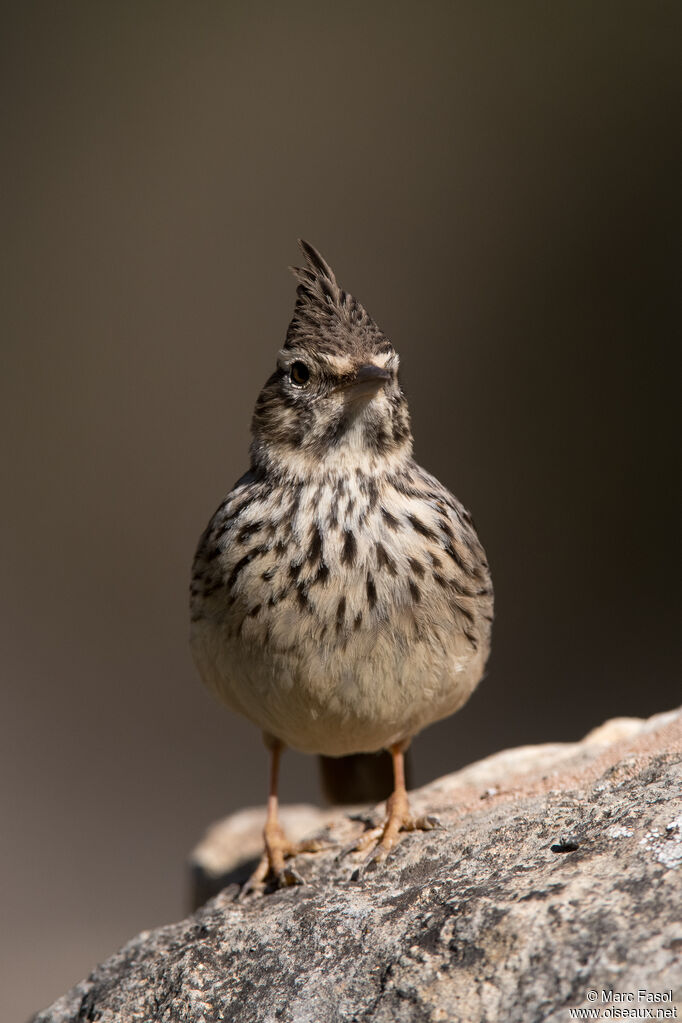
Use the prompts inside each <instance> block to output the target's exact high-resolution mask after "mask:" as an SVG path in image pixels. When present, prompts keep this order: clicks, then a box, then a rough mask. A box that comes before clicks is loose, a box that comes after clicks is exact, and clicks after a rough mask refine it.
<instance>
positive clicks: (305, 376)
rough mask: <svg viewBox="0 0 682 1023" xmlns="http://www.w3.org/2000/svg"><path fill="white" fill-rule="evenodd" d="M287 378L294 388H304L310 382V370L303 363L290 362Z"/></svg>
mask: <svg viewBox="0 0 682 1023" xmlns="http://www.w3.org/2000/svg"><path fill="white" fill-rule="evenodd" d="M289 376H290V378H291V382H292V384H295V385H296V387H305V385H306V384H307V383H308V381H309V380H310V370H309V369H308V367H307V366H306V364H305V362H292V364H291V368H290V370H289Z"/></svg>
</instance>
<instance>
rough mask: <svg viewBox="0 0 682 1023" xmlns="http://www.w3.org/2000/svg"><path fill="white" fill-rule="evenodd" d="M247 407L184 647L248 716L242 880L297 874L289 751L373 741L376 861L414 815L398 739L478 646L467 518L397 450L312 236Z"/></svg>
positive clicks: (196, 582) (385, 373)
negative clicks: (285, 765)
mask: <svg viewBox="0 0 682 1023" xmlns="http://www.w3.org/2000/svg"><path fill="white" fill-rule="evenodd" d="M300 245H301V248H302V250H303V253H304V256H305V259H306V263H307V265H306V267H305V268H302V269H299V268H296V269H294V271H293V272H294V275H295V277H296V279H297V281H298V287H297V298H296V307H295V310H294V315H293V318H292V320H291V323H290V324H289V329H288V331H287V335H286V340H285V343H284V346H283V348H282V349H281V351H280V352H279V356H278V359H277V366H276V369H275V371H274V373H273V374H272V375H271V376H270V378H269V379H268V380H267V381H266V383H265V386H264V387H263V389H262V391H261V393H260V395H259V397H258V400H257V402H256V407H255V410H254V413H253V421H252V435H253V440H252V444H251V467H250V469H249V471H248V472H247V473H246V474H245V475H244V476H242V478H241V479H240V480H239V481H238V482H237V483H236V484H235V486H234V487H233V489H232V490H231V491H230V493H229V494H228V495H227V497H226V498H225V500H224V501H223V503H222V504H221V505H220V507H219V508H218V510H217V511H216V513H215V515H214V516H213V518H212V519H211V521H210V522H209V524H208V526H207V528H206V530H205V531H204V533H203V535H202V536H201V539H200V540H199V545H198V548H197V552H196V556H195V559H194V565H193V571H192V583H191V619H192V624H191V647H192V652H193V655H194V659H195V662H196V664H197V667H198V669H199V672H200V674H201V676H202V678H203V680H204V682H205V683H206V685H207V686H208V688H209V689H210V690H212V691H213V692H214V693H215V694H216V696H217V697H218V698H219V699H220V700H222V701H223V702H224V703H225V704H227V706H228V707H229V708H231V709H232V710H234V711H237V712H238V713H240V714H243V715H245V716H246V717H247V718H249V719H250V720H251V721H253V722H254V724H256V725H257V726H258V727H259V728H261V729H262V731H263V734H264V737H265V742H266V745H267V746H268V748H269V750H270V757H271V779H270V795H269V800H268V810H267V818H266V824H265V830H264V838H265V852H264V855H263V858H262V860H261V862H260V864H259V865H258V868H257V870H256V872H255V873H254V875H253V877H252V878H251V881H250V882H249V883H248V886H247V887H248V889H253V888H257V887H262V886H263V884H264V883H265V882H266V880H268V879H269V878H271V877H272V878H274V880H275V881H276V882H277V883H279V884H290V883H296V882H298V881H300V878H299V876H298V874H297V873H296V872H295V871H294V870H293V869H292V868H291V867H290V866H288V865H287V864H286V860H287V859H288V858H289V857H291V856H294V855H295V854H296V853H297V852H300V851H304V850H307V851H314V849H316V848H318V847H319V846H317V845H316V844H315V843H307V844H306V845H301V844H299V845H297V846H294V845H293V844H292V843H290V842H288V841H287V839H286V837H285V835H284V834H283V831H282V829H281V827H280V825H279V821H278V808H277V779H278V769H279V758H280V753H281V751H282V749H283V748H284V747H285V746H291V747H292V748H294V749H297V750H301V751H302V752H304V753H319V754H325V755H327V756H331V757H343V756H347V755H349V754H355V753H368V752H373V751H377V750H388V751H389V752H390V754H391V756H392V759H393V771H394V786H393V794H392V795H391V797H390V798H389V799H388V801H387V804H386V819H385V821H384V823H383V824H382V825H381V826H380V827H378V828H373V829H371V830H369V831H367V832H366V833H365V834H363V836H362V837H361V839H360V841H359V842H358V844H357V846H356V847H355V848H356V849H357V850H359V851H362V850H365V851H369V857H370V859H372V860H382V859H384V858H385V857H386V855H387V854H388V852H389V851H390V850H391V849H392V848H393V846H394V845H395V844H396V842H397V841H398V838H399V833H400V832H401V831H403V830H412V829H415V828H424V829H428V828H429V827H431V826H432V824H433V821H432V820H431V819H429V818H414V817H413V816H412V815H411V813H410V808H409V804H408V799H407V792H406V788H405V777H404V753H405V750H406V749H407V747H408V746H409V743H410V740H411V738H412V737H413V736H414V735H416V734H417V733H418V732H419V731H421V729H423V728H425V727H426V726H427V725H429V724H431V723H432V722H434V721H438V720H439V719H441V718H444V717H447V716H448V715H449V714H452V713H453V712H454V711H456V710H458V708H460V707H461V706H462V704H464V703H465V701H466V700H467V699H468V697H469V696H470V695H471V693H472V692H473V690H474V688H475V687H476V685H477V683H478V682H479V680H480V678H481V676H482V674H483V670H484V667H485V663H486V659H487V657H488V653H489V649H490V632H491V624H492V618H493V592H492V586H491V581H490V574H489V570H488V563H487V561H486V558H485V554H484V551H483V548H482V547H481V544H480V542H479V540H478V537H477V536H476V532H475V529H474V526H473V523H472V520H471V517H470V515H469V513H468V512H467V511H466V510H465V509H464V508H463V506H462V505H461V504H460V502H459V501H458V500H457V499H456V498H455V497H453V495H452V494H451V493H450V492H449V491H448V490H447V489H446V488H445V487H444V486H443V485H442V484H441V483H439V481H438V480H437V479H435V478H434V477H433V476H431V475H430V474H429V473H428V472H426V471H425V470H424V469H422V468H421V466H419V465H417V463H416V462H415V461H414V459H413V457H412V434H411V430H410V418H409V412H408V407H407V402H406V399H405V396H404V394H403V392H402V390H401V387H400V383H399V379H398V355H397V353H396V352H395V350H394V348H393V346H392V345H391V343H390V341H389V340H388V338H386V336H385V335H384V334H383V333H382V331H381V330H380V329H379V328H378V327H377V325H376V324H375V323H374V321H373V320H372V319H371V318H370V316H369V315H368V314H367V312H366V311H365V309H364V308H363V307H362V305H360V303H359V302H358V301H357V300H356V299H354V298H353V296H352V295H350V294H348V292H346V291H344V290H343V289H342V288H341V287H340V286H339V284H338V283H337V281H336V278H335V276H334V274H333V272H332V270H331V268H330V267H329V266H328V264H327V263H326V262H325V261H324V259H323V258H322V257H321V256H320V255H319V253H318V252H316V251H315V249H314V248H313V247H312V246H311V245H309V244H307V243H306V242H301V243H300Z"/></svg>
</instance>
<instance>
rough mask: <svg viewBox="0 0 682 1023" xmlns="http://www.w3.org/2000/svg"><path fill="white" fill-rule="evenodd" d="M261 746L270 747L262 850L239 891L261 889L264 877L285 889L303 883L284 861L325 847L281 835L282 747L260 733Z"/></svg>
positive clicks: (277, 741)
mask: <svg viewBox="0 0 682 1023" xmlns="http://www.w3.org/2000/svg"><path fill="white" fill-rule="evenodd" d="M263 738H264V740H265V745H266V746H267V747H268V749H269V750H270V790H269V793H268V809H267V814H266V817H265V827H264V828H263V839H264V841H265V851H264V853H263V855H262V857H261V859H260V862H259V863H258V866H257V867H256V869H255V870H254V872H253V874H252V875H251V877H250V878H249V880H248V881H247V882H246V885H245V886H244V889H243V893H244V894H246V893H247V892H250V891H253V890H254V889H256V888H263V886H264V884H265V882H266V881H267V879H268V877H270V876H272V877H273V878H274V879H275V881H276V882H277V885H278V887H282V888H285V887H287V886H289V885H294V884H304V883H305V882H304V881H303V878H302V877H301V875H300V874H299V873H298V872H297V871H296V870H294V868H293V867H291V866H286V865H285V863H284V861H285V859H288V858H289V857H291V856H296V855H298V853H302V852H319V851H320V850H322V849H324V848H326V846H325V844H324V842H321V841H319V840H317V839H308V840H306V841H303V842H290V841H289V839H288V838H287V837H286V835H285V834H284V831H283V829H282V825H281V824H280V822H279V812H278V810H279V800H278V796H277V787H278V781H279V761H280V757H281V755H282V751H283V749H284V746H283V744H282V743H281V742H280V741H279V739H275V738H274V737H273V736H270V735H267V734H264V735H263Z"/></svg>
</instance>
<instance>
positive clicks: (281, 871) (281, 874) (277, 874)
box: [239, 824, 329, 898]
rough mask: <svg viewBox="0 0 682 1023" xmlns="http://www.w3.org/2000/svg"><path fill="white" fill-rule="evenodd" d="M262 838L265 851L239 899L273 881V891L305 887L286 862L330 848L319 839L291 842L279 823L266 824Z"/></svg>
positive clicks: (303, 881) (294, 870)
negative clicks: (304, 854)
mask: <svg viewBox="0 0 682 1023" xmlns="http://www.w3.org/2000/svg"><path fill="white" fill-rule="evenodd" d="M264 837H265V851H264V853H263V855H262V856H261V858H260V860H259V863H258V866H257V867H256V869H255V870H254V872H253V874H252V875H251V877H250V878H249V879H248V881H247V882H246V883H245V885H244V886H243V888H242V890H241V892H240V894H239V897H240V898H243V897H244V896H245V895H248V894H249V893H250V892H263V891H264V889H265V887H266V885H267V884H268V883H270V882H274V887H275V888H276V889H277V888H290V887H292V886H293V885H299V884H305V880H304V879H303V878H302V877H301V875H300V874H299V872H298V871H297V870H296V869H295V867H293V866H292V865H291V864H287V863H286V860H289V859H293V858H294V857H295V856H298V855H299V853H315V852H322V851H323V850H324V849H328V848H329V846H328V844H327V843H326V842H323V841H322V840H321V839H318V838H309V839H305V840H304V841H302V842H290V841H289V839H288V838H287V837H286V835H285V834H284V831H283V830H282V828H281V826H280V825H279V824H266V826H265V831H264Z"/></svg>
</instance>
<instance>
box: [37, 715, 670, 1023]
mask: <svg viewBox="0 0 682 1023" xmlns="http://www.w3.org/2000/svg"><path fill="white" fill-rule="evenodd" d="M681 782H682V710H680V711H675V712H670V713H668V714H659V715H657V716H656V717H654V718H651V719H650V720H649V721H639V720H634V719H617V720H615V721H610V722H607V724H605V725H603V726H602V727H601V728H598V729H596V730H595V731H593V732H590V734H589V735H587V736H586V738H585V739H584V740H583V741H582V742H581V743H574V744H552V745H546V746H537V747H523V748H520V749H516V750H508V751H505V752H503V753H498V754H496V755H494V756H492V757H488V758H487V759H486V760H483V761H481V762H479V763H477V764H473V765H471V766H470V767H467V768H465V769H464V770H462V771H458V772H457V773H455V774H452V775H448V776H447V777H445V778H441V779H439V780H438V781H436V782H434V783H433V784H431V785H428V786H426V787H425V788H423V789H421V790H419V791H418V792H415V793H412V796H411V800H412V804H413V806H414V808H415V810H417V811H418V812H419V813H430V814H435V815H437V816H438V817H439V818H440V820H441V823H442V827H441V828H439V829H437V830H434V831H431V832H426V833H413V834H408V835H407V836H406V837H405V838H404V840H403V841H402V843H401V844H400V845H399V846H398V848H397V849H396V850H395V851H394V853H393V854H392V855H391V857H390V858H389V860H388V861H387V862H386V863H384V864H382V865H381V866H379V867H376V868H374V869H371V870H366V871H364V872H361V873H360V875H359V876H357V874H356V869H357V864H356V863H354V862H352V861H351V859H350V858H348V857H347V858H344V859H341V860H340V861H338V862H337V860H336V857H335V851H334V850H330V851H326V852H323V853H318V854H315V855H311V854H309V855H303V856H300V857H298V859H297V861H296V866H297V869H298V870H299V871H300V872H301V873H302V874H304V875H305V877H306V878H307V880H308V882H309V883H308V884H306V885H305V886H303V887H298V888H288V889H285V890H283V891H277V892H273V893H271V894H268V895H265V896H263V897H257V896H249V897H247V898H246V899H245V900H243V901H236V895H237V893H238V890H239V889H238V886H237V885H236V884H232V885H230V886H229V887H227V888H226V889H225V890H224V891H222V892H221V893H220V894H219V895H217V896H216V897H215V898H213V899H212V900H211V901H210V902H209V903H208V904H207V905H205V906H204V907H203V908H202V909H200V910H198V911H197V912H196V913H195V914H194V915H193V916H191V917H189V918H188V919H186V920H184V921H182V922H181V923H178V924H174V925H171V926H168V927H161V928H159V929H158V930H155V931H147V932H144V933H143V934H140V935H138V937H136V938H134V939H133V940H132V941H131V942H129V943H128V944H127V945H126V946H125V947H124V948H123V949H121V951H120V952H118V953H116V954H115V955H114V956H112V957H111V958H110V959H109V960H107V961H106V962H105V963H103V964H102V965H101V966H99V967H97V969H96V970H95V971H94V972H93V973H92V974H91V975H90V977H88V978H87V980H84V981H83V982H82V983H80V984H78V985H77V986H76V987H75V988H74V989H73V990H72V991H71V992H70V993H69V994H67V995H65V996H64V997H63V998H61V999H59V1000H58V1001H57V1002H55V1003H54V1005H53V1006H52V1007H51V1008H49V1009H47V1010H45V1011H44V1012H42V1013H39V1014H38V1016H36V1017H35V1023H48V1021H49V1023H66V1021H76V1020H100V1021H101V1023H113V1021H126V1023H128V1021H131V1023H132V1021H157V1020H158V1021H168V1023H175V1021H183V1023H184V1021H188V1023H189V1021H191V1023H210V1021H214V1020H225V1021H235V1023H242V1021H244V1023H246V1021H264V1023H275V1021H279V1020H282V1021H289V1023H299V1021H300V1023H316V1021H319V1023H337V1021H351V1020H353V1021H356V1020H357V1021H363V1023H364V1021H367V1023H369V1021H377V1023H384V1021H385V1023H394V1021H398V1023H399V1021H412V1020H419V1021H421V1020H429V1021H436V1020H445V1021H461V1023H478V1021H488V1023H492V1021H497V1020H499V1021H504V1023H515V1021H519V1023H529V1021H544V1020H547V1021H549V1020H551V1021H556V1023H559V1021H562V1023H564V1021H566V1020H568V1019H570V1018H572V1017H571V1016H570V1015H569V1008H570V1007H590V1006H591V1007H592V1008H594V1007H595V1006H596V1007H599V1008H601V1010H602V1012H603V1010H605V1009H610V1010H611V1011H613V1009H614V1008H615V1004H614V1003H616V1004H618V1005H621V1006H622V1003H623V1001H625V1007H627V1008H629V1009H630V1010H634V1009H637V1008H639V1009H640V1010H643V1009H644V1008H648V1009H649V1010H650V1011H652V1012H653V1013H655V1012H657V1011H659V1010H661V1009H662V1010H667V1011H668V1012H669V1015H667V1016H663V1015H659V1016H658V1017H656V1016H655V1015H654V1016H653V1018H668V1019H671V1018H677V1017H676V1016H675V1015H674V1012H675V1010H676V1011H677V1013H678V1015H679V1014H680V1002H679V1001H678V1000H677V999H679V997H680V990H679V989H680V988H681V987H682V919H681V916H682V914H681V913H680V907H681V904H682V900H681V898H680V896H681V883H680V882H681V876H682V872H681V871H680V869H679V868H680V865H682V800H681V798H680V790H681ZM295 813H296V814H297V815H298V820H299V825H300V830H298V833H299V834H300V833H301V830H307V828H308V827H309V826H312V829H313V830H315V829H316V828H317V829H318V830H319V829H321V830H322V832H323V834H324V835H325V836H326V837H327V838H329V839H332V840H333V841H335V842H337V843H338V844H339V845H343V844H344V843H345V842H346V841H348V840H349V839H350V838H352V837H353V836H355V835H357V834H359V833H360V832H361V831H362V830H363V828H364V826H365V822H366V821H368V820H373V819H375V818H376V817H377V816H378V811H377V810H375V811H367V810H365V811H363V812H361V813H356V814H354V815H351V816H348V815H346V814H345V813H341V812H340V811H334V812H323V811H316V810H315V808H296V810H295ZM320 814H322V816H320ZM261 821H262V812H261V811H247V812H246V813H242V814H237V815H235V816H234V817H232V818H230V819H229V820H228V821H227V822H223V823H222V824H220V825H218V826H217V827H216V828H215V829H213V830H212V831H211V832H210V833H209V835H208V836H207V838H206V839H205V840H204V842H203V843H202V844H201V846H200V847H199V848H198V850H197V851H196V853H195V854H194V858H193V865H194V866H193V869H194V873H195V878H196V879H197V884H198V885H199V886H202V885H203V890H204V891H207V890H209V889H210V887H211V885H212V884H214V883H215V881H216V878H224V877H226V876H230V874H231V873H232V874H235V872H239V871H240V870H244V869H245V861H248V860H249V859H250V858H252V857H253V856H254V854H256V853H257V849H258V846H257V844H256V843H257V841H258V840H257V837H253V836H257V831H258V829H259V827H260V824H261ZM249 836H252V837H251V838H249ZM249 843H251V844H249ZM611 991H613V992H616V995H615V996H612V995H610V994H609V992H611ZM640 991H641V992H646V991H648V992H649V995H650V998H651V999H654V998H655V996H658V999H656V1000H655V1001H647V1000H646V995H645V994H641V995H640V994H639V992H640ZM592 992H596V1002H591V1001H590V999H591V998H593V997H595V995H594V994H592ZM602 992H605V994H604V995H602ZM619 993H620V994H621V995H623V997H622V998H619V997H618V994H619ZM609 998H612V1001H608V999H609ZM632 1015H633V1017H634V1011H632ZM643 1016H645V1013H644V1012H643V1011H641V1013H640V1018H641V1017H643ZM574 1018H575V1017H574ZM586 1018H590V1017H586ZM594 1018H598V1017H594ZM602 1018H603V1017H602Z"/></svg>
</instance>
